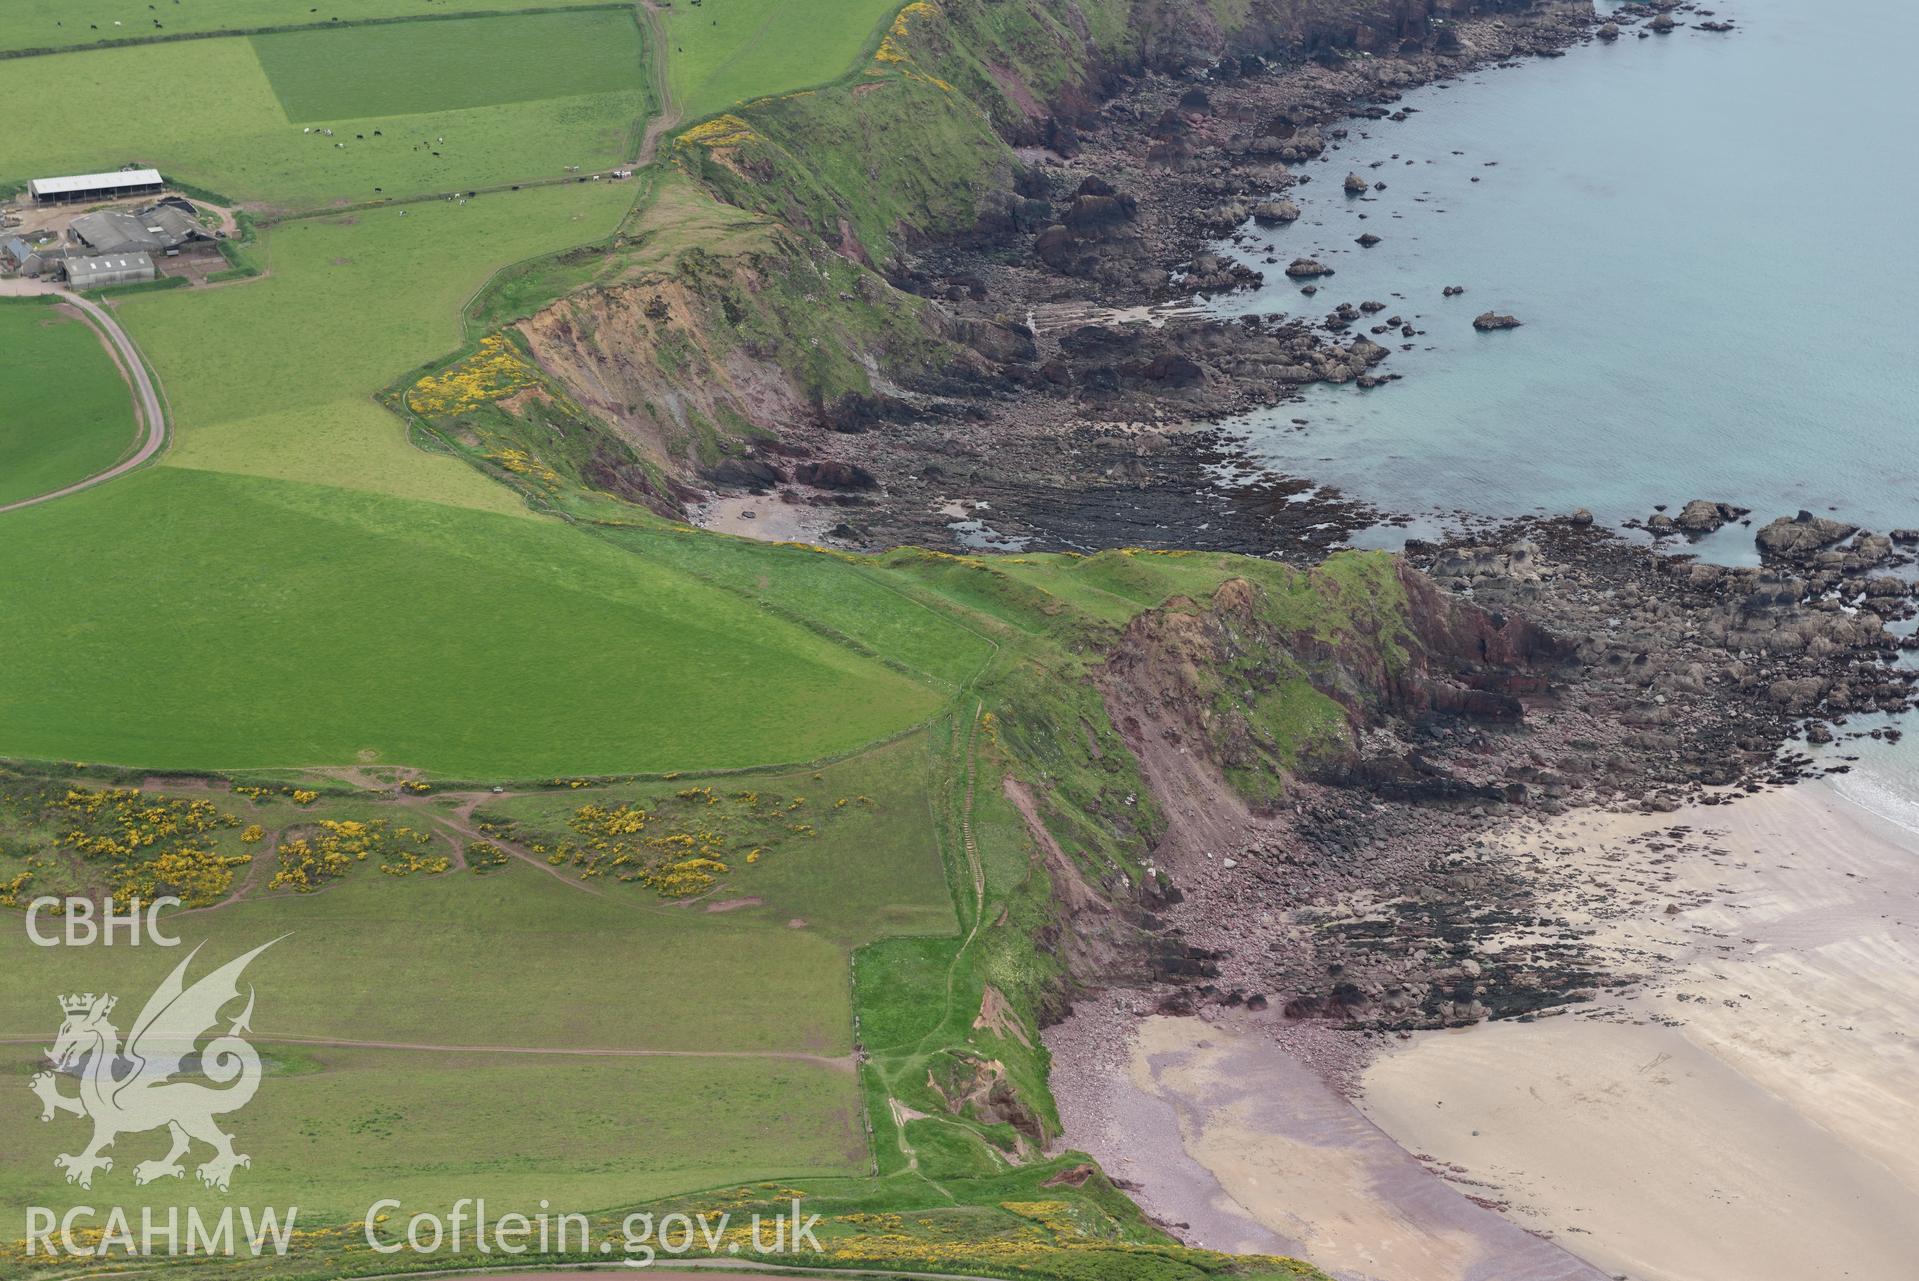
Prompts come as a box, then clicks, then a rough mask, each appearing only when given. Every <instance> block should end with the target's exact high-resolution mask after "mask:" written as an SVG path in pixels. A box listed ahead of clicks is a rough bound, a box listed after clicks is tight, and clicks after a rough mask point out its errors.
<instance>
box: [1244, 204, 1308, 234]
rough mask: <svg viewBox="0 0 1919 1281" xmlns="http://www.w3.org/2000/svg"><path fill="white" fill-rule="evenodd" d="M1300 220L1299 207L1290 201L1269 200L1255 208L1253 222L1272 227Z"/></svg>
mask: <svg viewBox="0 0 1919 1281" xmlns="http://www.w3.org/2000/svg"><path fill="white" fill-rule="evenodd" d="M1298 219H1299V206H1298V205H1296V204H1294V203H1293V202H1292V201H1290V200H1268V201H1265V202H1264V203H1261V204H1257V205H1254V206H1253V221H1254V222H1256V223H1259V224H1260V225H1261V226H1265V227H1271V226H1274V225H1276V224H1279V223H1285V222H1296V221H1298Z"/></svg>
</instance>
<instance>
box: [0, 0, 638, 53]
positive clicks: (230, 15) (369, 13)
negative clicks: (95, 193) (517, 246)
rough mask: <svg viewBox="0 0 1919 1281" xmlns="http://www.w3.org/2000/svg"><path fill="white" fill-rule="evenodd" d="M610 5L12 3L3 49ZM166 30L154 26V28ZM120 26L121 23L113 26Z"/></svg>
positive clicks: (388, 0) (201, 0) (562, 0)
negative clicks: (394, 19) (321, 24)
mask: <svg viewBox="0 0 1919 1281" xmlns="http://www.w3.org/2000/svg"><path fill="white" fill-rule="evenodd" d="M604 7H606V0H539V3H538V4H534V3H532V2H531V0H458V3H457V4H449V3H448V0H327V3H326V4H325V5H324V6H321V7H320V11H319V12H314V6H313V5H310V4H300V3H298V2H297V0H164V2H163V3H161V4H158V5H156V4H154V3H152V0H8V3H7V7H6V16H7V22H6V24H5V26H4V27H0V50H4V49H60V48H66V47H68V46H73V45H87V44H94V43H97V42H99V41H102V40H127V39H138V38H141V37H148V36H164V35H176V36H177V35H185V34H189V33H194V32H205V31H242V30H248V29H251V28H255V27H269V26H271V27H279V26H304V25H307V24H309V23H321V22H331V21H333V20H334V19H339V20H340V21H341V22H348V23H350V22H360V21H365V20H366V19H368V18H433V17H439V16H440V15H443V14H445V13H447V12H448V11H449V9H451V10H452V11H454V12H458V13H480V12H493V11H508V12H510V11H512V10H515V9H527V8H540V9H561V8H604ZM156 21H157V22H159V23H160V24H161V25H160V26H159V27H158V28H156V27H155V26H154V23H155V22H156ZM116 23H117V24H118V25H115V24H116Z"/></svg>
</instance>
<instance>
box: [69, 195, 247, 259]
mask: <svg viewBox="0 0 1919 1281" xmlns="http://www.w3.org/2000/svg"><path fill="white" fill-rule="evenodd" d="M193 215H194V209H193V206H192V205H190V204H188V203H187V202H186V201H184V200H180V199H177V198H170V199H167V200H163V201H161V202H160V203H158V204H153V205H148V206H147V207H146V208H144V209H135V210H134V211H133V212H131V213H128V212H126V211H125V210H121V209H97V210H95V211H94V212H92V213H83V214H81V215H80V216H79V217H78V218H75V219H74V220H73V225H72V226H71V227H69V228H68V229H67V234H68V235H69V236H71V237H72V238H73V240H74V242H75V243H76V244H79V245H82V246H84V247H85V248H87V249H90V250H92V251H93V252H94V253H96V254H117V253H148V254H154V253H158V254H177V253H179V252H180V250H181V249H182V248H183V247H184V246H187V245H190V244H193V243H196V242H201V241H211V240H212V239H213V237H212V236H210V235H208V234H207V230H206V228H204V227H202V226H201V225H200V224H199V223H198V222H197V221H195V219H194V216H193Z"/></svg>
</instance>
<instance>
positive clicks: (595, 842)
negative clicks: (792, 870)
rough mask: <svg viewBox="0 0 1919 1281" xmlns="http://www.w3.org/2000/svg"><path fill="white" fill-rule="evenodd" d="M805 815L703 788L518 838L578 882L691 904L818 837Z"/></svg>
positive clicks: (599, 809)
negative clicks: (639, 889)
mask: <svg viewBox="0 0 1919 1281" xmlns="http://www.w3.org/2000/svg"><path fill="white" fill-rule="evenodd" d="M872 804H873V801H872V799H871V798H870V797H866V796H844V797H838V798H836V799H835V801H834V802H833V804H832V806H831V808H830V809H829V810H827V811H826V812H825V816H824V817H825V818H827V819H830V818H832V817H833V816H834V815H837V814H842V813H845V812H847V811H849V810H850V809H852V808H853V807H855V806H871V805H872ZM809 812H810V807H809V802H808V801H807V798H806V797H804V796H778V795H774V794H772V793H770V792H761V791H756V790H751V789H745V790H723V789H722V788H720V787H717V786H714V785H711V784H702V785H698V786H692V787H681V788H677V789H675V790H674V791H672V792H671V793H668V794H665V795H662V796H657V797H652V798H645V799H636V800H631V801H626V802H623V803H618V804H612V803H604V802H595V803H589V804H586V805H581V806H579V807H578V808H576V809H574V810H573V811H572V813H571V814H569V815H567V817H566V818H565V820H564V821H565V824H566V831H565V832H564V833H557V834H555V833H547V832H524V833H520V834H519V835H518V837H517V839H519V840H520V841H521V842H522V844H523V845H524V847H525V848H526V849H527V850H528V851H529V852H530V853H532V854H534V855H536V856H537V857H539V858H541V859H543V860H545V861H546V863H547V864H548V865H550V866H552V867H566V868H571V869H572V870H573V871H574V873H575V874H576V875H578V876H579V877H580V879H582V880H593V879H596V878H599V877H609V878H611V879H613V880H616V881H621V882H625V883H630V884H637V885H642V886H645V887H647V888H649V889H651V890H653V891H654V892H656V893H658V894H659V895H660V896H661V897H662V898H668V899H688V898H694V897H697V896H699V895H701V894H705V893H707V892H708V891H710V890H712V889H714V888H715V887H716V886H718V885H719V884H720V882H721V880H722V879H723V878H725V877H726V876H728V875H729V874H731V873H733V872H735V871H737V870H739V869H740V868H742V867H751V866H754V865H757V864H759V863H760V862H761V861H762V860H763V859H765V858H767V857H768V856H769V855H771V854H772V853H774V852H775V851H776V850H778V849H780V848H782V844H783V843H784V842H789V841H795V840H809V839H812V838H814V837H816V836H817V835H818V833H819V827H818V824H817V823H815V822H812V821H808V820H807V818H806V815H807V814H808V813H809ZM515 826H516V825H515V824H514V822H513V820H511V819H509V818H505V817H503V816H499V815H491V814H490V815H488V816H487V820H486V822H484V823H482V824H481V829H480V830H481V831H482V832H484V833H486V834H487V835H491V836H497V837H500V838H502V839H507V838H508V837H509V836H510V834H512V832H513V829H514V828H515Z"/></svg>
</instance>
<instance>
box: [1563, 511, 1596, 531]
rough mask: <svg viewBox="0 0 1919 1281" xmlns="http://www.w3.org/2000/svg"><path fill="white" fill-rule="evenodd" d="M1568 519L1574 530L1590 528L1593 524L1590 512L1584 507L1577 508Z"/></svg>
mask: <svg viewBox="0 0 1919 1281" xmlns="http://www.w3.org/2000/svg"><path fill="white" fill-rule="evenodd" d="M1569 519H1570V520H1571V522H1572V525H1573V527H1574V528H1575V529H1587V528H1590V527H1591V525H1592V523H1593V514H1592V510H1591V509H1590V508H1586V507H1581V508H1578V509H1577V510H1575V511H1574V512H1573V514H1572V516H1571V517H1569Z"/></svg>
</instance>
